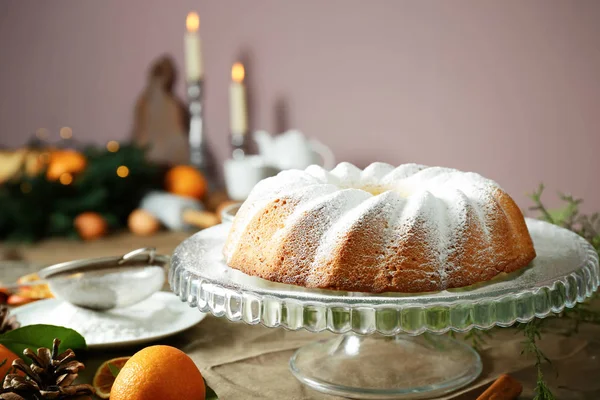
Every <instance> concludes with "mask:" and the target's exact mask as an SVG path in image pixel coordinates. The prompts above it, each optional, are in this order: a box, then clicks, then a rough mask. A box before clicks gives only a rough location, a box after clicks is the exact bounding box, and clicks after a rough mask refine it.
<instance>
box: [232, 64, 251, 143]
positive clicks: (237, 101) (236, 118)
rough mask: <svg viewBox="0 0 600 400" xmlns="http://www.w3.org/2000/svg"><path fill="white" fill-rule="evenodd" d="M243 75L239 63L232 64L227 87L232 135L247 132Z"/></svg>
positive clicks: (242, 68)
mask: <svg viewBox="0 0 600 400" xmlns="http://www.w3.org/2000/svg"><path fill="white" fill-rule="evenodd" d="M244 74H245V72H244V66H243V65H242V64H241V63H235V64H233V67H232V68H231V80H232V82H231V85H230V86H229V117H230V121H229V122H230V129H231V133H232V134H234V135H245V134H246V133H247V132H248V110H247V109H246V87H245V86H244Z"/></svg>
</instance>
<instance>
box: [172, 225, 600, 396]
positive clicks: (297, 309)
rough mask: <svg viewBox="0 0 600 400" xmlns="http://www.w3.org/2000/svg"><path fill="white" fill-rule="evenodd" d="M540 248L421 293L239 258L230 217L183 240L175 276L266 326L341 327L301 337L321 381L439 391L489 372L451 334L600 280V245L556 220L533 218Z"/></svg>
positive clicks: (581, 292)
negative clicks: (337, 284)
mask: <svg viewBox="0 0 600 400" xmlns="http://www.w3.org/2000/svg"><path fill="white" fill-rule="evenodd" d="M527 225H528V228H529V231H530V233H531V236H532V239H533V241H534V245H535V249H536V252H537V257H536V259H535V260H534V261H533V262H532V263H531V265H530V266H528V267H527V268H524V269H522V270H521V271H517V272H515V273H511V274H504V275H502V276H499V277H497V278H495V279H493V280H491V281H489V282H484V283H481V284H477V285H473V286H469V287H467V288H461V289H451V290H445V291H441V292H431V293H421V294H401V293H383V294H370V293H353V292H340V291H331V290H318V289H307V288H302V287H297V286H291V285H284V284H279V283H273V282H269V281H265V280H263V279H260V278H256V277H251V276H248V275H246V274H243V273H242V272H240V271H238V270H234V269H231V268H229V267H228V266H227V265H226V264H225V262H224V259H223V255H222V248H223V244H224V242H225V239H226V237H227V233H228V231H229V227H230V224H222V225H219V226H216V227H213V228H209V229H206V230H203V231H201V232H199V233H197V234H196V235H194V236H192V237H191V238H189V239H187V240H185V241H184V242H183V243H182V244H181V245H179V246H178V247H177V249H176V250H175V253H174V255H173V258H172V261H171V269H170V272H169V283H170V285H171V288H172V290H173V292H175V293H176V294H177V295H178V296H179V297H180V298H181V299H182V300H183V301H186V302H188V303H189V305H190V306H192V307H197V308H198V309H199V310H200V311H202V312H210V313H212V314H214V315H215V316H217V317H226V318H228V319H229V320H231V321H243V322H245V323H248V324H262V325H264V326H266V327H271V328H275V327H283V328H286V329H290V330H299V329H306V330H309V331H312V332H320V331H327V330H328V331H331V332H333V333H337V334H340V335H339V336H336V337H335V338H333V339H330V340H326V341H321V342H314V343H311V344H309V345H306V346H304V347H301V348H300V349H299V350H298V351H297V352H296V353H295V354H294V356H293V357H292V358H291V360H290V369H291V371H292V373H293V374H294V375H295V376H296V378H298V380H300V381H301V382H302V383H304V384H306V385H308V386H310V387H311V388H313V389H315V390H318V391H321V392H325V393H329V394H335V395H339V396H344V397H349V398H357V399H358V398H360V399H390V398H398V399H430V398H434V397H437V396H441V395H443V394H445V393H448V392H451V391H453V390H456V389H458V388H460V387H462V386H465V385H467V384H468V383H470V382H472V381H473V380H474V379H476V378H477V376H478V375H479V374H480V373H481V370H482V364H481V359H480V357H479V355H478V354H477V352H476V351H474V350H473V349H472V348H471V347H470V346H468V345H466V344H465V343H463V342H461V341H457V340H454V339H451V338H449V337H447V336H443V335H441V334H443V333H446V332H448V331H449V330H452V331H455V332H466V331H468V330H470V329H472V328H479V329H489V328H491V327H493V326H496V325H497V326H510V325H513V324H514V323H515V322H527V321H530V320H531V319H533V318H535V317H538V318H544V317H546V316H548V315H550V314H553V313H558V312H560V311H562V310H563V309H564V308H565V307H573V306H575V304H576V303H577V302H582V301H584V300H585V299H586V298H587V297H589V296H591V295H592V293H593V292H594V291H595V290H596V289H597V288H598V284H599V281H600V278H599V275H600V271H599V268H598V256H597V253H596V252H595V251H594V249H593V247H592V246H591V245H590V244H589V243H587V242H586V241H585V240H584V239H582V238H580V237H579V236H577V235H576V234H574V233H572V232H570V231H568V230H566V229H563V228H559V227H556V226H554V225H551V224H548V223H545V222H541V221H537V220H531V219H528V220H527Z"/></svg>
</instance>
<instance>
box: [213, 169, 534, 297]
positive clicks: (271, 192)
mask: <svg viewBox="0 0 600 400" xmlns="http://www.w3.org/2000/svg"><path fill="white" fill-rule="evenodd" d="M223 251H224V255H225V258H226V262H227V264H228V265H229V266H230V267H232V268H235V269H238V270H240V271H242V272H244V273H246V274H248V275H253V276H258V277H261V278H264V279H268V280H270V281H275V282H281V283H287V284H294V285H300V286H305V287H311V288H322V289H336V290H344V291H357V292H372V293H380V292H426V291H438V290H443V289H447V288H456V287H463V286H468V285H472V284H474V283H477V282H482V281H486V280H489V279H491V278H493V277H494V276H496V275H497V274H499V273H501V272H512V271H515V270H517V269H519V268H522V267H524V266H526V265H527V264H528V263H529V262H530V261H531V260H532V259H533V258H535V250H534V248H533V243H532V241H531V237H530V236H529V232H528V230H527V226H526V225H525V220H524V218H523V215H522V213H521V211H520V210H519V208H518V207H517V205H516V204H515V202H514V201H513V200H512V198H511V197H510V196H509V195H508V194H506V192H504V191H503V190H502V189H501V188H500V187H499V186H498V184H496V183H495V182H493V181H491V180H489V179H486V178H484V177H482V176H481V175H478V174H475V173H471V172H461V171H458V170H455V169H449V168H441V167H426V166H424V165H417V164H404V165H401V166H399V167H397V168H394V167H393V166H391V165H388V164H384V163H373V164H371V165H369V166H368V167H367V168H365V169H364V170H360V169H359V168H357V167H355V166H354V165H352V164H349V163H341V164H339V165H338V166H337V167H336V168H335V169H333V170H332V171H330V172H329V171H326V170H324V169H323V168H321V167H318V166H311V167H308V168H307V169H306V170H303V171H301V170H289V171H283V172H280V173H279V174H278V175H277V176H275V177H272V178H268V179H265V180H263V181H261V182H260V183H258V184H257V185H256V186H255V187H254V189H253V190H252V192H251V193H250V195H249V197H248V199H247V200H246V201H245V202H244V204H243V205H242V206H241V208H240V210H239V212H238V213H237V215H236V217H235V219H234V221H233V224H232V227H231V231H230V233H229V236H228V238H227V241H226V244H225V247H224V250H223Z"/></svg>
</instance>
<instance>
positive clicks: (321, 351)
mask: <svg viewBox="0 0 600 400" xmlns="http://www.w3.org/2000/svg"><path fill="white" fill-rule="evenodd" d="M290 369H291V371H292V373H293V374H294V375H295V376H296V378H298V380H300V382H302V383H304V384H305V385H307V386H309V387H311V388H313V389H315V390H318V391H320V392H323V393H327V394H333V395H338V396H343V397H347V398H352V399H431V398H434V397H438V396H441V395H443V394H445V393H448V392H451V391H453V390H456V389H458V388H460V387H463V386H465V385H467V384H468V383H470V382H472V381H473V380H474V379H475V378H477V377H478V376H479V374H480V373H481V369H482V366H481V359H480V358H479V354H477V352H476V351H475V350H473V349H472V348H471V347H470V346H468V345H466V344H465V343H462V342H460V341H457V340H454V339H451V338H449V337H447V336H438V335H432V334H428V333H425V334H423V335H420V336H409V335H397V336H391V337H386V336H380V335H373V336H357V335H354V334H346V335H340V336H339V337H336V338H334V339H330V340H326V341H321V342H315V343H311V344H309V345H306V346H303V347H301V348H300V349H298V351H296V353H295V354H294V356H293V357H292V358H291V359H290Z"/></svg>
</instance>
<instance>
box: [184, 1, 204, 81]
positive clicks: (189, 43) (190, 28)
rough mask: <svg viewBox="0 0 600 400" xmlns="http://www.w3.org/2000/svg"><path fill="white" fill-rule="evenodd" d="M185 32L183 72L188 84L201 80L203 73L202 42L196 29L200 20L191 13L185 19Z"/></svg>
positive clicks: (195, 14)
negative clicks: (184, 71)
mask: <svg viewBox="0 0 600 400" xmlns="http://www.w3.org/2000/svg"><path fill="white" fill-rule="evenodd" d="M185 25H186V27H187V32H186V33H185V37H184V43H185V70H186V77H187V81H188V82H194V81H198V80H200V79H202V75H203V73H204V71H203V68H202V42H201V40H200V34H199V33H198V28H200V18H199V17H198V14H197V13H195V12H191V13H189V14H188V15H187V18H186V19H185Z"/></svg>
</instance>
